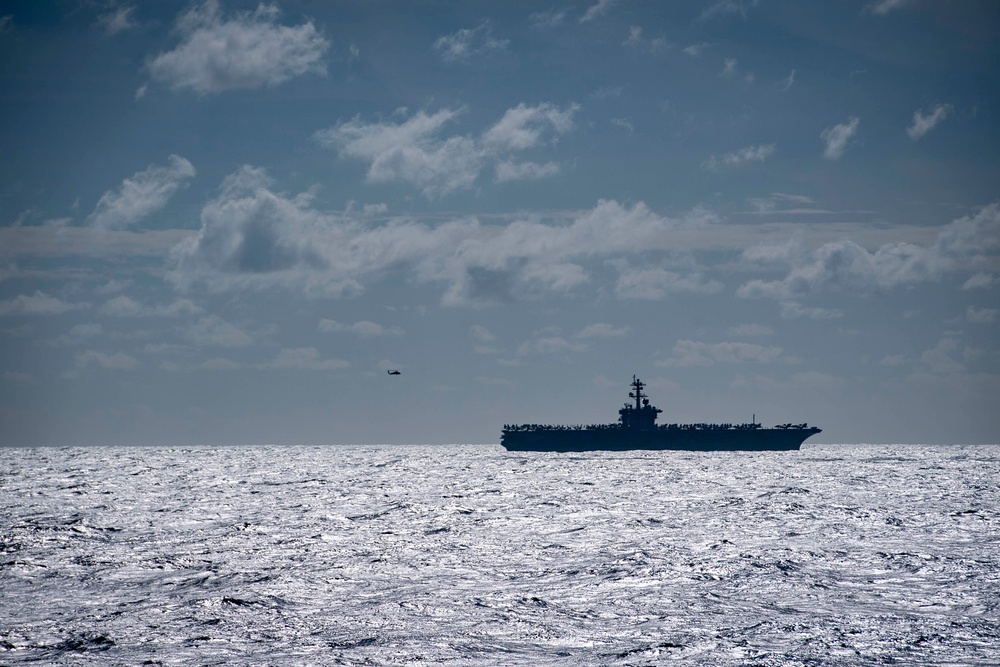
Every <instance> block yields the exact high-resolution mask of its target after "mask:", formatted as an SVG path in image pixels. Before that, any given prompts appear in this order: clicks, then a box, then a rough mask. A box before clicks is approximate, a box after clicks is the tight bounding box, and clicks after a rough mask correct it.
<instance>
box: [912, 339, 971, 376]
mask: <svg viewBox="0 0 1000 667" xmlns="http://www.w3.org/2000/svg"><path fill="white" fill-rule="evenodd" d="M967 350H968V348H967V347H964V346H963V345H962V344H961V343H960V342H959V341H958V340H957V339H956V338H954V337H952V336H945V337H944V338H942V339H941V340H939V341H938V343H937V345H935V346H934V347H932V348H930V349H928V350H924V352H923V353H921V355H920V365H921V366H922V368H923V370H924V371H926V372H927V373H931V374H933V375H954V374H956V373H964V372H965V364H964V363H963V362H962V361H960V360H959V359H958V358H957V357H958V356H959V355H960V354H962V353H963V352H964V351H967Z"/></svg>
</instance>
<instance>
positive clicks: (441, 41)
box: [434, 20, 510, 62]
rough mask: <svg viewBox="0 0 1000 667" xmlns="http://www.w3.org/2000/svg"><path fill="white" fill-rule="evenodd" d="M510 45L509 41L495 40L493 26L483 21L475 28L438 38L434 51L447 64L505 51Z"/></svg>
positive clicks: (464, 29)
mask: <svg viewBox="0 0 1000 667" xmlns="http://www.w3.org/2000/svg"><path fill="white" fill-rule="evenodd" d="M509 43H510V40H508V39H497V38H495V37H494V36H493V26H492V25H491V24H490V22H489V21H487V20H483V22H482V23H480V24H479V25H478V26H476V27H475V28H462V29H461V30H459V31H457V32H455V33H453V34H451V35H444V36H443V37H440V38H438V40H437V41H436V42H434V50H435V51H437V52H438V53H439V54H440V55H441V58H442V59H443V60H444V61H445V62H456V61H463V60H469V59H471V58H473V57H474V56H479V55H483V54H485V53H490V52H492V51H503V50H505V49H506V48H507V45H508V44H509Z"/></svg>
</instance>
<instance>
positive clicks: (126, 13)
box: [97, 5, 139, 35]
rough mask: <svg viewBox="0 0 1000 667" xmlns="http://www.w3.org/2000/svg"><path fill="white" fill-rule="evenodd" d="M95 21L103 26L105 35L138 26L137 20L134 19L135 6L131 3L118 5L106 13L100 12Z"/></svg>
mask: <svg viewBox="0 0 1000 667" xmlns="http://www.w3.org/2000/svg"><path fill="white" fill-rule="evenodd" d="M97 22H98V24H100V25H101V26H102V27H103V28H104V32H105V34H107V35H117V34H118V33H120V32H124V31H126V30H132V29H134V28H138V27H139V23H138V21H136V20H135V7H133V6H132V5H126V6H124V7H118V8H117V9H114V10H113V11H110V12H108V13H107V14H102V15H101V16H100V18H98V19H97Z"/></svg>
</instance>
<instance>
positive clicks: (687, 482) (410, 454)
mask: <svg viewBox="0 0 1000 667" xmlns="http://www.w3.org/2000/svg"><path fill="white" fill-rule="evenodd" d="M0 459H2V461H3V466H2V470H0V499H2V507H3V514H2V515H0V517H2V518H0V520H2V524H0V608H2V609H3V611H2V612H0V662H3V663H4V664H17V663H21V662H38V661H40V662H45V663H63V664H140V663H143V661H152V662H151V663H148V664H157V661H159V662H160V663H162V664H246V663H267V664H289V665H297V664H308V663H312V664H315V663H319V664H386V665H391V664H456V665H477V664H481V665H493V664H524V665H528V664H531V665H578V664H611V665H619V664H620V665H630V664H651V663H653V664H657V663H663V662H679V663H681V664H692V665H697V664H704V665H750V664H761V665H771V664H774V665H779V664H783V665H784V664H793V665H794V664H819V663H822V664H824V665H862V664H871V663H872V662H888V661H895V662H896V664H923V665H928V664H942V665H943V664H964V665H973V664H982V665H986V664H995V660H996V658H995V656H996V655H998V654H1000V624H998V620H1000V614H998V609H1000V603H998V600H1000V548H998V542H1000V538H998V535H1000V533H998V531H997V527H998V509H1000V503H998V491H997V487H996V483H995V480H996V479H998V478H1000V475H998V473H1000V447H996V446H983V447H944V446H937V447H931V446H903V445H885V446H875V445H866V446H838V445H822V446H820V445H816V446H810V445H806V447H805V448H804V449H803V450H802V451H800V452H727V453H687V452H635V453H630V452H626V453H606V452H605V453H593V454H583V455H567V454H559V455H554V454H538V453H529V454H523V453H516V454H515V453H507V452H505V451H504V450H502V449H501V448H499V447H486V446H457V445H456V446H440V447H428V446H398V447H326V448H323V447H252V448H251V447H247V448H195V449H154V448H88V449H4V450H0Z"/></svg>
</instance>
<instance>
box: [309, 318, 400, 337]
mask: <svg viewBox="0 0 1000 667" xmlns="http://www.w3.org/2000/svg"><path fill="white" fill-rule="evenodd" d="M318 328H319V331H322V332H323V333H341V332H346V333H353V334H356V335H358V336H363V337H368V338H374V337H377V336H399V335H401V334H402V333H403V332H402V330H401V329H398V328H396V327H384V326H382V325H381V324H378V323H376V322H370V321H368V320H361V321H360V322H355V323H354V324H343V323H341V322H337V321H336V320H326V319H323V320H320V321H319V327H318Z"/></svg>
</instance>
